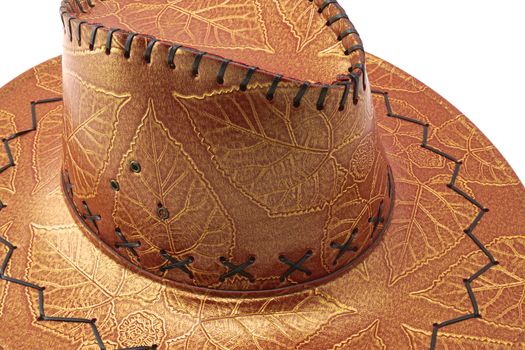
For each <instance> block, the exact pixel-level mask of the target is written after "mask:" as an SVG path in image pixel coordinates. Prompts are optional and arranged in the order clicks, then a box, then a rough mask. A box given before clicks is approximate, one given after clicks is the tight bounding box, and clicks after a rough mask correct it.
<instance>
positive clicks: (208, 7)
mask: <svg viewBox="0 0 525 350" xmlns="http://www.w3.org/2000/svg"><path fill="white" fill-rule="evenodd" d="M217 11H223V13H228V15H227V16H217ZM117 16H118V17H120V18H121V19H122V22H123V23H125V24H127V25H128V26H129V27H130V28H134V29H135V30H138V31H140V32H145V33H148V34H150V35H153V36H155V37H158V38H163V39H171V38H177V42H178V43H180V44H186V45H190V46H193V47H195V46H202V47H210V48H213V47H214V48H228V49H231V48H236V49H239V50H242V49H253V50H262V51H267V52H272V51H273V50H272V48H271V47H270V45H269V44H268V39H267V37H266V28H265V27H264V22H263V21H262V20H261V10H260V8H259V4H258V3H257V2H254V1H251V0H206V1H192V0H178V1H173V0H168V1H158V2H157V3H155V4H147V3H131V4H126V5H125V6H123V7H122V9H121V10H120V11H119V12H118V13H117Z"/></svg>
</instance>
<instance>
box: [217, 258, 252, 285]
mask: <svg viewBox="0 0 525 350" xmlns="http://www.w3.org/2000/svg"><path fill="white" fill-rule="evenodd" d="M219 260H220V262H221V263H222V264H223V265H224V266H226V267H227V268H228V270H229V271H228V272H226V273H225V274H223V275H221V276H220V277H219V280H220V281H221V282H224V281H226V279H227V278H230V277H233V276H235V275H241V276H243V277H246V278H247V279H248V280H249V281H250V282H252V283H253V282H255V278H254V277H253V275H252V274H251V273H249V272H246V271H245V270H246V268H248V266H250V265H252V264H253V263H254V262H255V257H253V256H252V257H250V258H249V259H248V260H247V261H246V262H244V263H242V264H240V265H235V264H233V263H231V262H229V261H228V259H226V258H225V257H222V256H221V257H220V259H219Z"/></svg>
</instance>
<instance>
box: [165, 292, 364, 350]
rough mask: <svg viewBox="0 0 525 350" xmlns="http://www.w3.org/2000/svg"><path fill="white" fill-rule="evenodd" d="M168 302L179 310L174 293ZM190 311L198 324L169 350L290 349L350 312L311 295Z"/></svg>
mask: <svg viewBox="0 0 525 350" xmlns="http://www.w3.org/2000/svg"><path fill="white" fill-rule="evenodd" d="M167 301H168V305H169V306H170V307H171V306H172V305H173V304H174V302H175V305H176V306H179V305H180V304H179V302H178V301H177V295H176V294H175V293H173V292H172V293H168V300H167ZM194 308H195V309H196V310H199V311H198V317H199V319H200V323H199V324H198V325H197V326H196V327H194V329H193V330H192V332H191V333H190V334H189V335H188V336H187V337H186V338H184V339H178V340H174V341H169V342H168V344H169V345H168V349H169V350H175V349H290V348H294V347H295V346H296V345H297V344H299V343H301V342H302V341H304V340H305V339H307V338H308V337H309V336H312V335H313V334H315V333H317V332H319V330H320V329H321V328H322V327H323V326H324V325H326V324H328V323H329V322H330V321H331V320H333V319H334V318H336V317H338V316H341V315H345V314H352V313H355V310H353V309H351V308H349V307H347V306H344V305H342V304H340V303H339V302H337V301H336V300H335V299H333V298H331V297H329V296H328V295H326V294H324V293H321V292H319V291H316V290H311V291H308V292H303V293H297V294H293V295H288V296H283V297H272V298H266V299H258V300H255V299H254V300H248V301H245V300H242V299H235V300H228V301H223V300H220V299H218V300H214V299H210V300H206V301H205V302H204V303H203V305H201V306H200V307H199V305H198V304H196V305H194ZM225 329H227V330H228V331H227V332H224V330H225Z"/></svg>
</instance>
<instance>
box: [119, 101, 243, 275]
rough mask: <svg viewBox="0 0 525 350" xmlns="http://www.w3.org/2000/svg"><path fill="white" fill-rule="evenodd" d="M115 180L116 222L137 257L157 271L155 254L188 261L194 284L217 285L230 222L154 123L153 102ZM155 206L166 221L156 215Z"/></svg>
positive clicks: (202, 181)
mask: <svg viewBox="0 0 525 350" xmlns="http://www.w3.org/2000/svg"><path fill="white" fill-rule="evenodd" d="M161 140H162V141H161ZM131 161H136V162H138V163H139V164H140V166H141V168H142V171H141V172H140V174H134V173H132V172H131V171H130V170H129V169H130V166H129V164H130V162H131ZM118 181H119V183H120V188H121V190H120V191H119V192H117V194H116V204H115V211H114V218H115V223H116V224H117V226H119V227H120V228H121V230H122V232H123V234H124V235H125V236H126V237H127V239H128V240H129V241H134V240H140V241H141V243H142V246H141V247H140V252H141V254H142V255H143V256H147V258H148V259H149V260H150V261H151V260H153V261H155V262H156V264H153V265H154V266H149V267H150V268H151V269H154V270H157V271H158V269H159V267H160V266H161V265H162V264H164V263H165V260H164V259H163V258H162V257H161V256H160V254H159V251H160V250H162V249H164V250H166V251H168V252H169V253H170V255H172V256H174V257H177V258H178V259H179V260H183V259H185V258H187V257H188V256H193V257H194V260H195V262H194V263H193V264H192V265H191V269H192V270H193V271H194V274H195V279H196V280H197V281H198V282H199V283H206V284H207V283H210V282H211V281H212V280H213V281H214V282H216V281H217V280H218V277H219V274H220V272H221V271H223V269H224V268H223V267H222V265H221V264H220V263H219V259H218V257H220V256H226V257H228V256H230V250H231V249H233V245H234V236H235V232H234V226H233V222H232V220H231V219H230V218H229V217H228V215H227V214H226V212H225V209H224V208H223V207H222V205H221V203H220V201H219V198H218V197H217V195H216V194H215V192H214V191H213V189H212V188H211V187H210V184H209V183H208V182H207V181H206V180H205V178H204V175H203V174H202V173H201V172H200V171H199V170H198V169H197V167H196V165H195V164H194V162H193V161H192V159H191V158H190V157H189V155H188V154H186V153H185V151H184V150H183V148H182V145H181V144H180V143H178V142H177V141H176V140H175V139H173V138H172V137H171V135H170V133H169V131H168V130H167V129H166V128H165V127H164V125H163V124H162V123H161V122H160V121H159V120H158V119H157V116H156V113H155V107H154V104H153V101H150V102H149V104H148V109H147V111H146V113H145V115H144V118H143V119H142V123H141V125H140V126H139V128H138V130H137V133H136V135H135V138H134V139H133V142H132V145H131V149H130V150H129V152H128V153H127V154H126V155H125V156H124V159H123V161H122V165H121V169H120V173H119V176H118ZM159 204H161V205H162V206H164V207H165V208H166V209H167V210H168V212H169V218H166V219H165V220H164V219H161V218H160V217H159V216H158V215H157V210H158V206H159ZM144 260H145V259H144ZM168 273H182V272H181V271H169V272H168Z"/></svg>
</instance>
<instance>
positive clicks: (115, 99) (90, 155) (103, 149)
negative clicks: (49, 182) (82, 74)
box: [65, 74, 130, 198]
mask: <svg viewBox="0 0 525 350" xmlns="http://www.w3.org/2000/svg"><path fill="white" fill-rule="evenodd" d="M66 77H67V78H66V79H65V84H67V85H66V89H65V98H67V99H68V101H74V103H71V109H70V110H67V109H66V114H67V117H66V118H65V121H66V123H65V129H66V135H65V139H66V152H67V154H66V155H67V159H68V162H67V169H66V170H68V171H69V174H70V175H71V181H72V182H73V183H74V185H75V195H76V196H78V197H80V198H90V197H93V196H95V194H96V192H97V187H98V184H99V182H100V177H101V175H102V173H103V172H104V171H105V169H106V166H107V164H108V162H109V154H110V151H111V147H112V146H113V140H114V138H115V129H116V127H117V123H118V116H119V114H120V111H121V109H122V108H123V107H124V105H125V104H126V103H127V102H128V101H129V100H130V96H129V95H118V94H115V93H113V92H109V91H104V90H102V89H99V88H96V87H94V86H92V85H90V84H87V83H85V82H84V81H82V80H81V79H80V78H79V77H77V76H74V75H73V74H67V75H66Z"/></svg>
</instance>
